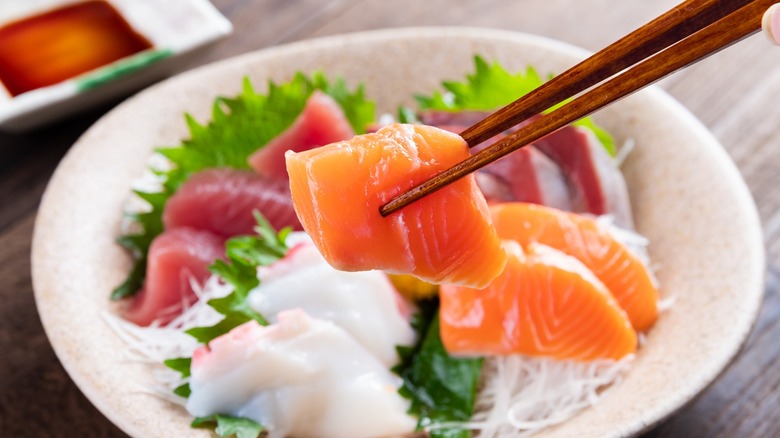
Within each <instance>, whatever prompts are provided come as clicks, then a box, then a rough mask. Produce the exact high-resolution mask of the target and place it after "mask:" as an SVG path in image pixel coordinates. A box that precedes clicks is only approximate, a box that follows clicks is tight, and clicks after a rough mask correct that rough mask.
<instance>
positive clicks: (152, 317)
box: [125, 228, 225, 326]
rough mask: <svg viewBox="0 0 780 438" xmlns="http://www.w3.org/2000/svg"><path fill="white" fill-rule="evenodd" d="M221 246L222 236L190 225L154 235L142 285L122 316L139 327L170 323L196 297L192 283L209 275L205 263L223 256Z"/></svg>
mask: <svg viewBox="0 0 780 438" xmlns="http://www.w3.org/2000/svg"><path fill="white" fill-rule="evenodd" d="M224 246H225V245H224V239H222V238H221V237H219V236H216V235H214V234H212V233H209V232H208V231H198V230H193V229H191V228H176V229H173V230H168V231H165V232H164V233H162V234H160V235H159V236H157V238H155V239H154V242H152V245H151V247H150V248H149V258H148V261H147V264H146V282H145V283H144V288H143V289H142V290H141V292H140V293H139V294H138V295H136V296H135V297H133V299H132V302H131V304H130V307H129V308H128V309H127V311H126V312H125V318H127V319H128V320H129V321H131V322H134V323H136V324H138V325H142V326H146V325H149V324H151V323H152V322H153V321H159V322H160V323H162V324H166V323H168V322H170V321H171V320H172V319H173V318H175V317H176V316H178V315H179V314H180V313H181V311H182V310H183V309H184V306H188V305H191V304H192V303H194V302H195V301H196V300H197V297H196V296H195V293H194V292H193V290H192V284H191V282H192V281H196V282H198V283H203V282H204V281H205V280H206V279H207V278H208V277H209V275H210V274H209V271H208V266H209V265H210V264H211V263H213V262H214V260H217V259H218V258H222V257H223V255H224V252H225V249H224Z"/></svg>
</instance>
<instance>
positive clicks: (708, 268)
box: [32, 28, 764, 437]
mask: <svg viewBox="0 0 780 438" xmlns="http://www.w3.org/2000/svg"><path fill="white" fill-rule="evenodd" d="M475 54H480V55H482V56H483V57H485V58H487V59H490V60H498V61H499V62H501V63H502V64H503V65H504V66H506V67H507V68H508V69H510V70H514V71H517V70H520V69H524V68H525V67H526V66H527V65H533V66H534V67H535V68H536V69H537V70H538V71H540V72H542V73H548V72H549V73H554V72H561V71H563V70H565V69H566V68H567V67H569V66H571V65H573V64H574V63H575V62H577V61H578V60H581V59H583V58H584V57H585V56H587V53H586V52H584V51H583V50H580V49H577V48H575V47H572V46H569V45H565V44H562V43H559V42H555V41H551V40H548V39H543V38H539V37H535V36H530V35H523V34H517V33H510V32H504V31H494V30H486V29H464V28H436V29H404V30H388V31H378V32H370V33H362V34H352V35H346V36H338V37H331V38H324V39H318V40H312V41H304V42H300V43H295V44H291V45H286V46H281V47H275V48H271V49H267V50H262V51H259V52H255V53H250V54H247V55H244V56H240V57H237V58H234V59H229V60H226V61H223V62H219V63H216V64H213V65H209V66H206V67H202V68H199V69H197V70H193V71H190V72H187V73H185V74H182V75H179V76H177V77H174V78H172V79H169V80H167V81H165V82H162V83H160V84H157V85H155V86H153V87H151V88H149V89H147V90H145V91H143V92H142V93H139V94H138V95H137V96H135V97H133V98H131V99H129V100H127V101H126V102H124V103H123V104H121V105H120V106H118V107H117V108H116V109H114V110H113V111H111V112H110V113H109V114H107V115H106V116H105V117H103V118H102V119H101V120H100V121H98V122H97V123H96V124H95V125H94V126H93V127H92V128H91V129H89V131H87V133H86V134H84V136H83V137H82V138H81V139H80V140H79V141H78V142H77V144H76V145H75V146H74V147H73V148H72V149H71V150H70V152H69V153H68V155H67V156H66V157H65V158H64V159H63V161H62V163H61V164H60V166H59V168H58V169H57V171H56V173H55V174H54V177H53V178H52V180H51V183H50V185H49V187H48V189H47V191H46V194H45V196H44V198H43V202H42V205H41V208H40V212H39V215H38V218H37V222H36V228H35V237H34V242H33V255H32V257H33V279H34V286H35V293H36V301H37V304H38V309H39V312H40V315H41V319H42V321H43V325H44V327H45V329H46V332H47V334H48V336H49V339H50V341H51V343H52V345H53V346H54V349H55V351H56V353H57V355H58V357H59V359H60V360H61V361H62V363H63V365H64V366H65V368H66V370H67V371H68V372H69V373H70V375H71V377H72V378H73V380H74V381H75V382H76V384H77V385H78V386H79V387H80V388H81V390H82V391H83V392H84V394H86V396H87V397H88V398H89V399H90V400H91V401H92V403H94V404H95V406H97V408H98V409H100V411H101V412H103V413H104V414H105V415H106V416H107V417H108V418H109V419H111V421H113V422H114V423H116V424H117V425H118V426H119V427H120V428H122V429H123V430H124V431H126V432H127V433H128V434H130V435H132V436H136V437H155V436H159V437H166V436H179V437H182V436H208V434H209V433H208V432H205V431H203V430H193V429H190V428H189V422H190V418H189V416H188V415H187V414H186V412H184V411H183V410H182V409H181V408H179V407H178V406H175V405H173V404H170V403H168V402H166V401H164V400H161V399H159V398H155V397H153V396H149V395H146V394H142V393H139V392H138V390H139V388H142V387H143V386H144V385H149V383H150V374H149V370H148V368H146V367H145V366H143V365H141V364H135V363H127V362H125V361H123V360H122V357H123V353H124V352H125V351H126V347H125V345H124V344H123V343H122V342H121V341H120V340H119V339H118V338H117V337H116V336H115V335H114V334H113V333H112V332H111V331H110V330H109V329H108V328H107V326H106V324H105V323H104V321H103V319H101V313H103V312H108V311H111V310H112V303H111V302H110V301H109V299H108V296H109V292H110V291H111V289H112V288H113V287H114V286H116V285H117V284H118V283H119V282H120V281H121V280H122V279H123V277H124V276H125V274H126V273H127V272H128V269H129V267H130V259H129V258H128V255H127V254H126V253H125V252H124V251H123V250H122V249H121V248H119V247H118V246H117V245H116V244H115V243H114V238H115V237H116V236H117V234H118V233H119V226H120V221H121V219H122V213H121V212H122V208H123V205H125V203H126V201H127V199H128V196H129V189H130V186H131V183H132V182H133V181H134V180H137V179H138V178H139V176H140V175H142V173H143V172H144V168H145V166H146V163H147V160H148V159H149V156H150V153H151V151H152V148H154V147H156V146H161V145H172V144H177V142H178V141H179V140H180V139H181V138H183V137H184V136H186V134H187V130H186V126H185V121H184V118H183V116H182V114H183V113H184V112H185V111H186V112H190V113H192V114H193V115H194V116H195V117H196V118H197V119H199V120H202V121H203V120H207V119H208V118H209V115H210V108H211V104H212V101H213V100H214V98H215V97H216V96H220V95H224V96H230V95H235V94H238V92H239V91H240V88H241V82H242V78H243V77H245V76H248V77H249V78H250V79H251V80H252V82H253V83H254V84H255V85H256V86H257V87H258V88H262V87H263V84H265V83H266V81H268V80H269V79H272V80H274V81H285V80H289V79H290V78H291V77H292V75H293V74H294V73H295V72H296V71H299V70H301V71H304V72H311V71H313V70H323V71H325V72H327V73H328V74H329V75H341V76H343V77H345V78H346V79H347V82H348V83H349V84H351V85H353V86H354V85H356V84H358V83H365V85H366V93H367V95H368V96H371V97H373V98H374V99H376V101H377V102H378V106H379V110H380V111H393V110H394V108H396V106H397V105H399V104H411V103H413V99H412V96H413V95H414V94H415V93H426V92H428V93H429V92H431V91H432V90H434V89H437V87H438V85H439V83H440V81H441V80H443V79H460V78H462V77H464V75H465V74H466V73H468V72H470V71H471V69H472V68H473V67H472V66H473V61H472V59H473V56H474V55H475ZM595 119H596V121H597V122H598V123H600V124H601V125H602V126H604V127H605V128H607V129H608V130H609V131H611V132H612V133H613V135H614V136H615V138H616V140H617V143H618V144H621V143H622V142H623V141H625V140H627V139H633V140H634V141H635V142H636V148H635V150H634V151H633V152H631V154H630V155H629V156H628V159H627V160H626V161H625V163H624V164H623V171H624V173H625V176H626V179H627V182H628V186H629V191H630V194H631V199H632V208H633V212H634V215H635V218H636V223H637V227H638V230H639V231H640V232H641V233H642V234H644V235H645V236H647V237H648V238H649V240H650V247H649V250H650V255H651V257H652V260H653V264H654V266H656V267H657V268H658V271H657V275H658V279H659V281H660V284H661V293H662V296H663V297H664V298H667V297H673V298H674V304H673V306H672V307H671V309H670V310H668V311H666V312H664V313H663V314H662V315H661V317H660V319H659V321H658V323H657V324H656V325H655V326H654V327H653V328H652V330H650V332H649V333H648V334H647V342H646V345H645V346H644V347H643V348H642V349H641V350H640V351H639V353H638V356H637V358H636V361H635V363H634V365H633V368H632V369H631V371H630V372H629V374H628V375H627V377H626V379H625V380H624V381H623V382H622V383H620V384H617V385H614V386H613V387H611V388H610V389H609V390H608V393H607V394H606V395H605V396H604V397H603V399H602V401H601V402H600V403H599V404H598V405H596V406H595V407H593V408H589V409H587V410H585V411H583V412H582V413H581V414H579V415H577V416H576V417H574V418H572V419H571V420H569V421H567V422H565V423H563V424H561V425H559V426H557V427H554V428H550V429H548V430H546V431H544V432H543V433H541V434H540V435H539V436H549V437H553V436H555V437H567V436H580V437H617V436H627V435H632V434H637V433H639V432H641V431H643V430H646V429H647V428H649V427H651V426H652V425H654V424H656V423H658V422H659V421H661V420H663V419H664V418H665V417H666V416H668V415H670V414H671V413H673V412H674V411H675V410H677V409H679V408H680V407H681V406H683V405H684V404H685V403H686V402H688V401H690V400H691V399H692V398H693V397H695V396H696V395H697V394H698V393H699V392H701V391H702V390H703V389H704V388H705V387H706V386H707V385H709V384H710V383H711V382H712V381H713V380H714V379H716V378H717V376H718V375H719V374H720V373H721V372H722V371H723V370H724V369H725V368H726V367H727V366H728V364H729V363H730V362H731V360H732V359H733V358H734V356H735V355H736V354H737V352H738V351H739V348H740V346H741V345H742V344H743V342H744V341H745V339H746V337H747V335H748V333H749V331H750V330H751V327H752V325H753V323H754V321H755V319H756V316H757V313H758V310H759V307H760V304H761V297H762V292H763V274H764V252H763V244H762V238H761V229H760V224H759V220H758V215H757V213H756V208H755V205H754V203H753V200H752V198H751V196H750V193H749V191H748V189H747V187H746V185H745V183H744V181H743V180H742V178H741V177H740V175H739V172H738V171H737V169H736V167H735V166H734V164H733V163H732V162H731V161H730V160H729V158H728V156H727V154H726V153H725V152H724V150H723V148H722V147H721V146H720V145H719V144H718V142H717V141H716V140H715V139H714V138H713V136H712V135H711V134H710V133H709V132H708V131H707V130H706V129H705V128H704V126H702V124H701V123H700V122H699V121H697V120H696V119H695V118H694V117H693V116H692V115H691V114H690V113H688V112H687V111H686V110H685V109H684V108H683V107H682V106H680V104H678V103H677V102H676V101H674V100H673V99H672V98H670V97H669V96H668V95H666V94H665V93H664V92H662V91H660V90H659V89H652V88H651V89H647V90H645V91H642V92H640V93H638V94H635V95H634V96H631V97H629V98H626V99H624V100H622V101H620V102H619V103H617V104H615V105H614V106H612V107H609V108H607V109H605V110H604V111H602V112H600V113H599V114H597V115H596V116H595Z"/></svg>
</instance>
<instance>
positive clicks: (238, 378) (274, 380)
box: [187, 309, 416, 438]
mask: <svg viewBox="0 0 780 438" xmlns="http://www.w3.org/2000/svg"><path fill="white" fill-rule="evenodd" d="M191 371H192V376H191V379H190V389H191V391H192V393H191V394H190V397H189V400H188V401H187V411H188V412H189V413H190V414H192V415H194V416H206V415H212V414H215V413H223V414H230V415H235V416H239V417H245V418H251V419H253V420H255V421H257V422H259V423H260V424H262V425H264V426H265V427H266V428H267V429H268V430H269V432H270V433H269V436H271V437H281V436H296V437H321V438H328V437H346V438H350V437H355V438H363V437H371V436H388V435H394V434H403V433H407V432H411V431H412V430H414V427H415V424H416V421H415V419H414V418H412V417H410V416H408V415H407V414H406V411H407V409H408V407H409V406H408V402H407V401H406V400H404V399H403V398H401V396H400V395H399V394H398V392H397V390H398V388H399V387H400V384H401V380H400V378H399V377H398V376H395V375H393V374H392V373H391V372H390V371H389V370H388V369H387V368H386V367H385V366H384V365H383V364H381V363H380V362H379V361H378V360H377V359H376V358H374V356H373V355H372V354H371V353H369V352H368V351H367V350H366V349H365V348H364V347H363V346H361V345H360V344H358V343H357V342H356V341H355V340H354V339H353V338H352V337H351V336H350V335H349V334H347V333H346V332H345V331H344V330H343V329H341V328H339V327H338V326H336V325H335V324H333V323H330V322H327V321H323V320H319V319H314V318H311V317H310V316H308V315H307V314H306V313H305V312H304V311H303V310H300V309H296V310H290V311H285V312H282V313H280V314H279V316H278V322H277V323H276V324H272V325H270V326H267V327H261V326H260V325H259V324H257V323H256V322H254V321H252V322H249V323H246V324H244V325H242V326H239V327H237V328H236V329H234V330H233V331H231V332H230V333H228V334H226V335H224V336H221V337H219V338H217V339H215V340H213V341H212V342H211V343H210V350H209V349H208V348H207V347H203V348H201V349H199V350H197V351H196V353H195V354H194V355H193V359H192V367H191Z"/></svg>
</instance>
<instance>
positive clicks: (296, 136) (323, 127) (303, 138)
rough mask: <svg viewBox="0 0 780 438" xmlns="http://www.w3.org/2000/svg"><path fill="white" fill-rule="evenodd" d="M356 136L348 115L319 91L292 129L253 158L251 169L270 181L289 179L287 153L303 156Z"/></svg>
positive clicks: (250, 161)
mask: <svg viewBox="0 0 780 438" xmlns="http://www.w3.org/2000/svg"><path fill="white" fill-rule="evenodd" d="M354 135H355V132H354V131H353V130H352V126H351V125H350V124H349V120H347V116H345V115H344V111H343V110H342V109H341V107H340V106H339V104H338V103H337V102H336V101H335V100H333V98H332V97H330V96H328V95H327V94H325V93H323V92H321V91H315V92H314V93H312V95H311V96H310V97H309V100H307V101H306V106H305V107H304V109H303V112H302V113H301V115H299V116H298V118H297V119H295V122H293V124H292V126H290V127H289V128H287V130H286V131H284V132H282V133H281V134H280V135H279V136H278V137H276V138H275V139H273V140H271V141H270V142H269V143H268V144H267V145H265V146H263V147H262V148H260V149H259V150H258V151H257V152H255V153H253V154H252V155H251V156H249V159H248V160H247V161H248V162H249V165H250V166H251V167H252V168H253V169H254V170H255V171H256V172H257V173H259V174H261V175H263V176H265V177H266V178H270V179H284V180H286V179H287V169H286V168H285V164H284V153H285V152H287V151H288V150H292V151H294V152H303V151H306V150H309V149H313V148H316V147H319V146H324V145H326V144H330V143H335V142H337V141H342V140H349V139H350V138H352V137H354Z"/></svg>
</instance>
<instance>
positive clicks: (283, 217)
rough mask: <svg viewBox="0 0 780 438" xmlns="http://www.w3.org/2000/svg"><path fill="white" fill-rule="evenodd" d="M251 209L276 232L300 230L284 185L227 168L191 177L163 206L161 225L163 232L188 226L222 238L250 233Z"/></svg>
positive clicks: (282, 182) (246, 172)
mask: <svg viewBox="0 0 780 438" xmlns="http://www.w3.org/2000/svg"><path fill="white" fill-rule="evenodd" d="M255 210H257V211H258V212H260V213H261V214H262V215H263V216H265V218H266V219H267V220H268V222H269V223H270V224H271V226H273V227H274V228H275V229H277V230H280V229H282V228H284V227H292V228H293V229H295V230H300V229H302V228H301V224H300V222H298V217H297V216H296V215H295V210H294V209H293V205H292V198H291V197H290V189H289V187H288V186H287V183H286V182H284V181H278V180H269V179H268V178H265V177H263V176H261V175H258V174H256V173H254V172H252V171H249V170H237V169H229V168H218V169H208V170H204V171H201V172H198V173H196V174H194V175H192V176H191V177H190V178H189V179H188V180H187V182H185V183H184V184H183V185H182V186H181V187H180V188H179V190H178V191H176V193H175V194H174V195H173V196H171V197H170V199H168V202H166V203H165V210H164V211H163V224H164V225H165V228H166V229H170V228H176V227H190V228H195V229H198V230H206V231H210V232H212V233H215V234H219V235H220V236H224V237H233V236H239V235H246V234H254V227H255V226H256V225H257V221H256V220H255V217H254V214H253V212H254V211H255Z"/></svg>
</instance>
